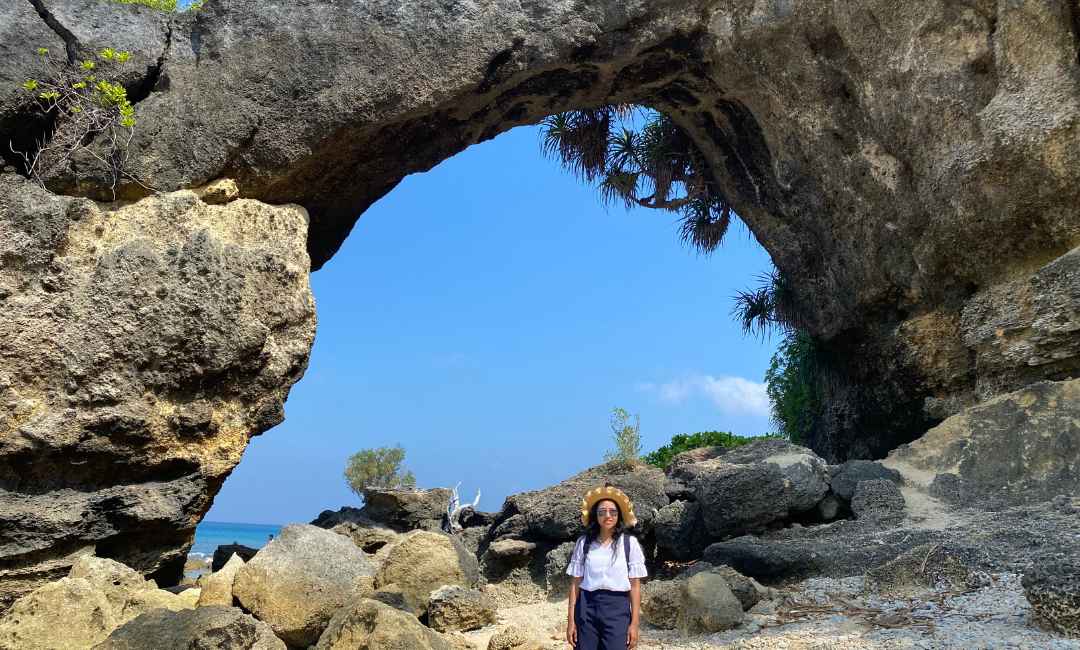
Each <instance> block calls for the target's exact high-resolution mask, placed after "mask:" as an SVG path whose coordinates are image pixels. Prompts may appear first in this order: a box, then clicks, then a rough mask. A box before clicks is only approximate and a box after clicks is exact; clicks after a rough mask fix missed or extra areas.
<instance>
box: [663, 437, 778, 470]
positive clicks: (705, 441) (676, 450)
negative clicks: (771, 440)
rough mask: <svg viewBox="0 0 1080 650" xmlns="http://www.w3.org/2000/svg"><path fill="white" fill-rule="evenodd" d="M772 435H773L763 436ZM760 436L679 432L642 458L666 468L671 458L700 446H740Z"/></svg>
mask: <svg viewBox="0 0 1080 650" xmlns="http://www.w3.org/2000/svg"><path fill="white" fill-rule="evenodd" d="M765 437H766V438H768V437H774V436H765ZM754 440H761V438H744V437H742V436H737V435H735V434H734V433H730V432H728V431H699V432H697V433H689V434H687V433H680V434H678V435H675V436H672V437H671V442H669V443H668V444H666V445H664V446H663V447H661V448H659V449H657V450H656V451H654V452H651V453H648V454H645V457H644V458H643V460H644V461H645V462H646V463H648V464H650V465H654V466H656V467H659V468H660V469H667V466H668V465H670V464H671V460H672V459H673V458H675V456H677V455H678V454H681V453H682V452H684V451H690V450H691V449H698V448H700V447H740V446H742V445H745V444H747V443H749V442H752V441H754Z"/></svg>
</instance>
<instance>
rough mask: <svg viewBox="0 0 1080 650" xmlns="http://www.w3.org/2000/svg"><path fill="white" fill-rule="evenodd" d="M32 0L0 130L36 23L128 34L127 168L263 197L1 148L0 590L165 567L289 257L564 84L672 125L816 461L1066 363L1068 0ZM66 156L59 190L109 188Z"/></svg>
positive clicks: (1, 43) (534, 530) (283, 358)
mask: <svg viewBox="0 0 1080 650" xmlns="http://www.w3.org/2000/svg"><path fill="white" fill-rule="evenodd" d="M38 4H39V5H40V6H43V7H45V8H46V9H47V11H48V13H49V15H51V16H52V18H53V21H52V22H53V25H52V27H50V26H48V25H46V22H45V21H44V20H43V19H42V17H41V16H40V15H38V12H37V11H35V8H34V6H33V5H31V3H29V2H20V1H13V2H6V3H3V4H2V6H0V53H3V54H4V55H5V66H4V67H3V70H0V84H2V88H0V142H4V143H6V142H7V141H9V140H11V141H13V144H16V145H18V146H20V147H24V146H28V145H29V143H31V142H33V140H34V139H35V138H36V137H38V136H41V135H43V134H44V133H46V132H47V126H48V124H47V121H46V120H42V119H39V118H38V117H35V116H34V115H33V114H32V112H31V111H30V101H31V98H30V97H28V96H27V95H25V94H20V93H19V92H18V91H17V90H16V88H17V86H18V84H19V83H21V81H22V80H24V79H27V78H33V77H34V76H35V75H36V71H37V68H36V66H37V60H36V58H35V57H34V56H33V49H34V48H35V47H37V46H45V47H49V48H50V49H51V50H53V51H55V52H60V51H65V53H66V51H68V50H70V51H71V52H72V54H73V55H78V54H81V53H87V52H93V51H96V50H98V49H100V48H102V47H105V46H109V47H119V48H123V49H128V50H131V51H132V52H133V53H134V55H133V56H134V58H133V65H132V66H131V67H130V70H131V71H130V72H129V73H125V76H124V78H123V81H125V82H126V83H127V84H128V85H129V89H130V91H131V92H130V94H131V96H132V99H133V101H134V102H135V106H136V114H137V118H138V128H137V129H136V131H135V139H134V140H133V142H132V147H131V150H130V151H129V154H130V155H129V163H130V170H131V172H132V174H133V175H134V176H135V177H137V178H139V179H142V180H144V181H145V182H146V184H148V185H150V186H152V187H155V188H158V189H161V190H164V191H172V190H179V189H181V188H188V187H191V188H194V187H203V186H204V185H206V184H207V183H209V182H211V181H214V180H216V179H219V178H226V177H227V178H232V179H234V180H235V181H236V186H237V188H238V189H237V192H238V193H239V195H240V196H242V197H246V198H247V199H257V200H259V201H262V202H263V203H254V202H251V201H247V200H245V199H240V200H237V201H233V202H232V203H226V204H224V205H222V206H207V205H206V204H205V203H203V202H200V201H198V199H197V196H196V195H195V194H192V193H187V192H181V193H173V194H164V195H162V196H158V197H155V198H152V199H149V200H148V202H146V203H139V204H134V205H129V206H126V207H123V208H119V209H117V210H115V211H110V210H111V209H110V208H102V207H99V206H95V205H94V204H92V203H89V202H88V201H86V200H81V199H74V198H71V196H63V195H60V196H54V195H44V194H41V193H40V192H38V191H37V190H36V189H35V188H34V187H32V186H31V185H30V184H29V183H26V182H23V181H21V180H19V179H18V177H17V176H15V175H14V174H11V173H5V174H2V175H0V260H2V267H0V303H2V307H3V313H4V314H5V319H4V321H3V322H0V393H2V394H0V520H2V521H3V523H4V524H5V525H4V526H3V527H2V528H0V560H2V562H0V606H3V604H4V603H7V602H10V600H11V598H13V597H14V596H15V595H17V594H19V593H24V592H25V591H27V590H29V589H31V588H33V586H35V585H36V584H39V583H40V581H41V580H43V579H47V578H49V577H58V576H60V575H63V574H64V573H66V571H67V568H68V567H69V566H70V565H71V563H72V562H73V558H75V557H77V556H78V554H80V553H86V552H96V553H98V554H102V555H106V556H110V557H116V558H119V559H122V560H123V561H124V562H125V563H127V564H130V565H131V566H133V567H136V568H138V569H139V570H140V571H143V572H146V573H148V574H152V575H154V576H156V577H159V578H162V579H167V578H169V577H170V576H171V577H173V578H175V577H177V576H178V575H179V572H180V568H181V565H182V561H183V551H184V550H185V548H186V546H187V545H188V544H189V543H190V540H191V534H192V531H193V529H194V525H195V522H197V521H198V519H199V518H200V517H201V516H202V514H203V513H204V512H205V511H206V510H207V508H208V507H209V504H210V500H211V498H212V496H213V494H214V493H215V492H216V490H217V489H218V487H219V486H220V482H221V481H222V480H223V479H224V476H225V475H227V474H228V472H229V471H230V470H231V468H232V467H233V466H234V465H235V463H236V462H237V460H238V459H239V456H240V454H241V453H242V451H243V449H244V446H245V444H246V442H247V440H248V438H249V437H250V436H251V435H254V434H257V433H259V432H261V431H263V430H265V429H266V428H268V427H269V426H272V425H273V424H275V423H276V422H278V421H279V420H280V419H281V404H282V403H283V401H284V399H285V395H286V393H287V390H288V388H289V386H290V385H291V384H292V383H293V382H295V381H296V380H297V378H298V377H299V376H300V374H301V373H302V372H303V368H304V365H305V364H306V358H307V354H308V350H309V349H310V344H311V336H312V331H313V327H314V315H313V311H312V305H311V299H310V291H309V290H308V288H307V278H306V275H305V270H306V269H307V268H309V266H313V267H314V268H318V267H319V266H321V265H322V264H323V263H324V262H325V261H326V260H327V259H329V257H330V256H331V255H332V254H333V253H334V252H335V251H336V250H337V248H338V247H339V246H340V244H341V242H342V241H343V239H344V238H345V236H346V235H347V234H348V232H349V231H350V229H351V227H352V225H353V223H354V222H355V220H356V219H357V218H358V216H359V215H360V214H361V213H362V212H363V211H364V210H365V209H366V208H367V207H368V206H369V205H371V204H372V203H373V202H374V201H376V200H377V199H378V198H379V197H381V196H383V195H384V194H385V193H386V192H388V191H389V190H390V189H392V188H393V187H394V186H395V185H396V184H397V183H398V182H399V181H400V180H401V179H402V178H403V177H404V176H406V175H408V174H410V173H414V172H418V171H423V170H426V169H429V168H430V167H432V166H434V165H435V164H437V163H438V162H440V161H441V160H443V159H445V158H447V157H449V156H451V155H453V154H454V153H456V152H458V151H461V150H462V149H464V148H465V147H467V146H469V145H470V144H473V143H475V142H478V141H481V140H484V139H487V138H490V137H493V136H494V135H497V134H498V133H500V132H502V131H505V130H507V129H509V128H511V127H513V126H516V125H520V124H526V123H532V122H535V121H537V120H538V119H539V118H541V117H543V116H545V115H548V114H551V113H553V112H557V111H561V110H567V109H573V108H582V107H589V106H595V105H599V104H605V103H628V102H633V103H639V104H645V105H648V106H651V107H653V108H656V109H658V110H661V111H664V112H665V113H667V114H668V115H670V116H671V117H672V119H673V120H674V121H675V122H676V123H677V124H679V125H680V126H681V127H683V128H684V129H685V130H686V131H687V133H688V134H689V135H690V137H691V138H692V139H693V140H694V142H695V143H697V145H698V146H699V147H700V149H701V150H702V152H703V154H704V155H705V157H706V159H707V162H708V164H709V166H710V169H711V171H712V174H713V176H714V180H715V182H716V183H717V185H718V187H720V188H722V189H723V191H724V192H725V193H726V194H727V195H728V196H729V197H730V198H731V200H732V204H733V205H734V207H735V209H736V211H737V213H738V214H739V215H740V217H742V219H743V220H744V221H746V223H747V224H748V225H749V226H750V227H751V229H752V230H753V232H754V235H755V237H756V238H757V239H758V241H760V242H761V243H762V244H763V245H764V246H765V247H766V248H767V249H768V251H769V253H770V255H771V257H772V259H773V260H774V261H775V262H776V264H777V266H778V267H779V268H780V269H781V270H782V271H784V272H785V273H786V274H787V275H788V276H789V277H791V278H794V279H795V280H794V283H793V287H794V294H795V298H796V301H797V303H798V304H799V305H800V307H801V311H802V312H803V313H804V315H805V317H806V324H807V327H808V328H809V330H810V332H811V333H812V334H813V335H815V336H816V337H818V338H819V339H820V341H821V345H822V349H823V350H824V351H825V353H826V358H828V359H831V360H832V361H831V366H832V367H830V369H829V370H830V372H829V377H830V381H829V382H827V385H826V386H824V389H825V391H826V395H825V398H826V399H825V401H826V406H827V408H826V409H825V411H824V413H823V414H822V416H821V422H820V423H819V424H820V426H819V427H817V429H816V431H815V433H814V436H813V438H812V440H810V441H809V444H810V446H811V447H813V449H814V450H815V451H816V452H817V453H818V454H819V455H820V456H821V457H823V458H825V459H826V460H828V461H829V462H838V461H842V460H845V459H847V458H853V457H881V456H884V455H885V454H886V453H887V452H888V451H889V450H891V449H892V448H894V447H895V446H896V445H897V444H899V443H904V442H908V441H910V440H912V439H914V438H915V437H916V436H918V435H920V434H921V433H922V432H924V431H925V430H926V429H927V428H928V427H930V426H932V425H935V424H937V423H939V422H940V421H941V420H942V419H943V418H945V417H947V416H949V415H952V414H955V413H958V412H959V411H960V410H961V409H963V408H966V407H968V406H970V405H972V404H975V403H977V402H979V401H981V400H986V399H988V398H990V397H992V396H993V395H995V394H998V393H1001V392H1004V391H1013V390H1019V389H1022V388H1023V387H1024V386H1025V385H1028V384H1029V383H1031V382H1033V381H1037V380H1041V379H1050V380H1055V381H1062V382H1064V381H1067V380H1069V379H1071V378H1075V376H1076V372H1077V368H1078V365H1080V364H1078V363H1077V356H1078V354H1080V352H1078V349H1077V345H1076V338H1075V336H1074V333H1075V332H1076V329H1075V325H1076V323H1075V318H1076V316H1075V315H1076V313H1077V310H1076V305H1077V300H1078V299H1077V294H1076V284H1075V278H1076V274H1075V273H1073V272H1072V270H1073V269H1075V257H1076V255H1075V252H1072V253H1070V251H1075V249H1076V247H1077V245H1078V244H1080V211H1078V210H1077V209H1076V206H1077V205H1080V61H1078V57H1077V51H1078V45H1077V39H1078V37H1077V30H1076V28H1075V25H1076V21H1075V16H1076V8H1075V2H1070V1H1069V0H1046V1H1044V2H998V3H992V2H988V1H979V2H973V3H955V2H951V1H950V0H921V1H920V2H913V3H898V2H893V1H891V0H863V1H861V2H844V3H836V2H828V1H826V0H810V1H807V2H799V3H790V2H760V1H758V0H732V1H731V2H724V3H716V2H712V1H711V0H679V1H675V0H664V1H661V2H653V1H645V0H632V1H630V2H622V1H620V2H613V1H611V0H585V1H583V2H569V1H568V0H567V1H557V2H533V3H525V4H516V5H512V6H510V5H505V4H501V3H480V4H461V3H454V2H447V3H435V4H432V3H421V2H415V1H412V0H402V1H400V2H397V3H389V4H387V3H379V2H369V1H368V0H314V1H311V2H304V3H291V2H266V1H264V0H214V1H213V2H210V3H208V4H207V5H206V7H205V8H204V9H203V10H202V11H201V12H199V13H198V14H191V13H184V14H179V15H169V14H163V13H160V12H154V11H152V10H149V9H147V8H145V7H138V6H131V5H122V4H116V3H105V2H97V1H95V0H42V2H40V3H38ZM325 25H333V29H326V28H324V26H325ZM65 39H66V40H65ZM283 51H288V52H292V53H294V54H293V55H292V56H288V57H284V56H281V55H280V53H281V52H283ZM0 149H2V150H4V151H5V152H6V151H7V149H8V148H7V147H0ZM5 155H6V156H8V158H7V160H8V162H11V163H13V164H17V163H18V162H19V160H18V158H17V157H11V156H9V155H8V154H7V153H5ZM71 163H72V164H71V165H70V166H69V167H66V168H63V169H59V170H57V171H56V172H54V173H51V174H50V175H49V176H48V178H47V182H48V185H49V187H50V188H52V189H54V190H56V191H58V192H61V193H67V194H70V195H84V196H93V197H96V198H102V197H104V196H109V195H111V190H110V187H109V185H110V184H111V179H110V178H109V176H110V175H109V174H108V173H106V171H105V170H104V169H102V168H101V166H99V165H98V164H97V163H96V162H95V160H94V159H93V157H92V156H90V155H88V154H78V155H75V156H73V157H72V160H71ZM119 189H120V194H121V195H122V196H126V197H135V196H139V195H143V194H145V193H146V192H147V190H146V189H145V188H143V187H141V186H139V185H138V184H136V183H131V182H126V181H125V182H124V183H122V184H121V187H120V188H119ZM230 195H232V191H231V189H228V190H226V191H222V192H215V193H213V194H206V195H205V196H206V197H207V198H208V199H210V200H212V201H218V200H219V197H220V200H228V197H229V196H230ZM265 203H271V204H281V203H296V204H299V205H302V206H303V207H304V208H305V209H307V210H308V211H309V213H310V215H311V224H310V230H308V229H307V227H306V224H305V223H304V220H303V219H302V218H301V216H302V213H301V212H300V211H299V210H296V209H293V208H270V207H268V206H266V205H265ZM140 206H141V207H140ZM148 206H153V207H152V209H151V210H150V211H149V212H146V213H145V214H144V215H143V216H138V215H139V214H140V211H141V210H147V209H149V208H148ZM151 215H152V216H151ZM98 227H100V228H101V231H100V232H98V230H97V229H98ZM305 245H306V247H307V251H309V252H310V259H309V258H308V256H307V255H306V254H305V253H304V252H303V250H301V249H302V247H303V246H305ZM999 332H1000V334H999ZM58 468H62V471H58ZM957 476H960V477H961V478H964V477H963V476H961V475H960V474H957ZM965 480H967V479H965ZM664 505H666V502H664V503H658V504H657V505H656V507H657V508H660V507H663V506H664ZM106 513H109V516H106ZM640 514H642V513H640V512H639V515H640ZM518 515H520V517H519V518H517V519H515V517H518ZM680 516H681V515H680ZM499 525H500V526H501V527H502V532H503V533H505V534H506V535H508V536H511V537H515V536H517V537H522V535H523V531H529V534H530V535H532V534H541V533H540V531H545V532H542V535H543V537H545V538H546V539H550V540H551V541H550V542H548V543H549V544H550V545H551V547H553V546H555V545H558V544H559V543H562V541H564V540H563V538H564V537H565V534H564V533H565V530H563V529H565V528H566V526H564V525H563V523H562V522H560V521H557V520H556V518H554V517H540V518H539V520H537V521H530V520H528V519H527V518H526V517H525V515H524V514H521V513H517V514H511V515H510V516H506V517H503V516H500V522H499ZM548 526H553V527H554V529H557V530H559V531H560V532H558V533H557V534H554V533H553V532H552V533H549V532H547V531H546V530H545V529H546V528H547V527H548ZM523 538H528V539H532V538H531V537H523ZM482 546H483V544H481V547H482ZM542 550H543V551H545V553H546V552H547V551H548V550H549V549H548V548H545V549H542ZM166 581H167V580H166Z"/></svg>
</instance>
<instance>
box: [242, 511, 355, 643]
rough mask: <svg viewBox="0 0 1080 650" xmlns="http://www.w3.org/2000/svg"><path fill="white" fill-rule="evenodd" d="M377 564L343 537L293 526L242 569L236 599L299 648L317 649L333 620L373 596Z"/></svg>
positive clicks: (306, 526) (261, 550)
mask: <svg viewBox="0 0 1080 650" xmlns="http://www.w3.org/2000/svg"><path fill="white" fill-rule="evenodd" d="M374 574H375V565H374V563H372V562H371V560H369V559H368V557H367V556H366V555H365V554H364V552H363V551H361V550H360V549H358V548H356V546H354V545H353V543H352V542H351V541H349V540H348V539H346V538H345V537H344V536H342V535H337V534H335V533H332V532H330V531H328V530H323V529H322V528H317V527H315V526H310V525H306V524H293V525H291V526H286V527H285V528H283V529H281V533H280V534H278V536H277V537H275V538H274V539H273V541H271V542H270V543H269V544H267V545H266V546H264V547H263V548H262V549H260V550H259V552H258V553H257V554H256V555H255V557H253V558H252V559H251V561H250V562H248V563H247V564H245V565H244V566H242V567H240V569H239V570H237V572H236V577H235V578H234V579H233V583H232V593H233V597H234V598H236V600H238V601H239V602H240V605H241V606H242V607H243V608H244V609H245V610H247V611H249V612H251V613H252V614H253V615H254V616H255V617H256V618H258V619H259V620H260V621H263V622H265V623H267V624H269V625H270V627H272V628H273V629H274V634H276V635H278V636H279V637H281V638H282V639H284V640H285V641H286V642H287V643H289V644H290V645H294V646H301V647H306V646H310V645H314V644H315V642H316V641H318V640H319V635H321V634H322V631H323V630H324V629H325V628H326V625H327V623H328V622H329V621H330V617H331V616H333V615H334V612H336V611H337V610H338V609H340V608H341V607H342V606H343V605H344V604H345V603H347V602H349V601H350V600H352V599H353V598H357V597H366V596H370V595H371V592H372V590H373V580H372V577H373V576H374Z"/></svg>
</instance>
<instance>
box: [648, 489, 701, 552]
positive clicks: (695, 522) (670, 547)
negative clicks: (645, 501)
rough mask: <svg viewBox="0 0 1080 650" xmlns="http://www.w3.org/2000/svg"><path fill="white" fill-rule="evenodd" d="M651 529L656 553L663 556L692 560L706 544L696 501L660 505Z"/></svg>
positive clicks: (699, 506) (699, 509)
mask: <svg viewBox="0 0 1080 650" xmlns="http://www.w3.org/2000/svg"><path fill="white" fill-rule="evenodd" d="M654 530H655V536H656V550H657V553H658V554H659V555H660V556H662V557H664V558H666V559H671V560H683V561H685V560H693V559H695V558H699V557H701V553H702V551H704V550H705V547H706V546H708V545H709V538H708V536H707V534H706V532H705V526H704V524H703V523H702V520H701V504H699V503H697V502H696V501H672V502H671V503H669V504H668V505H666V506H664V507H663V508H660V510H659V511H657V513H656V520H655V522H654Z"/></svg>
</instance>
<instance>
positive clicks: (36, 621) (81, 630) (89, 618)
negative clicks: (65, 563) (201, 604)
mask: <svg viewBox="0 0 1080 650" xmlns="http://www.w3.org/2000/svg"><path fill="white" fill-rule="evenodd" d="M196 591H197V590H196ZM193 607H195V603H194V602H193V601H191V600H190V599H188V598H185V597H183V596H180V595H177V594H172V593H169V592H167V591H165V590H162V589H158V588H157V585H156V584H154V583H153V581H150V580H145V579H143V577H142V576H140V575H139V574H138V573H136V572H135V571H134V570H132V569H130V568H129V567H126V566H124V565H122V564H120V563H119V562H114V561H112V560H106V559H104V558H97V557H91V556H83V557H81V558H79V559H78V561H76V562H75V564H74V566H72V567H71V573H69V574H68V576H67V577H65V578H61V579H60V580H57V581H56V582H50V583H46V584H44V585H42V586H40V587H38V588H37V589H35V590H34V591H32V592H30V593H28V594H26V595H24V596H22V597H21V598H19V599H18V600H16V601H15V603H14V604H13V605H12V607H11V608H10V609H9V610H8V611H7V612H6V613H5V614H4V615H3V616H2V617H0V648H3V649H4V650H8V649H11V650H16V649H21V648H36V649H40V650H52V649H55V650H70V649H71V648H89V647H91V646H93V645H95V644H96V643H98V642H99V641H101V640H103V639H104V638H105V637H107V636H108V635H109V633H111V632H112V631H113V630H114V629H115V628H116V627H117V626H119V625H123V624H124V623H126V622H128V621H130V620H132V619H134V618H135V617H137V616H139V615H141V614H143V613H145V612H149V611H152V610H158V611H179V610H185V609H192V608H193Z"/></svg>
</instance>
